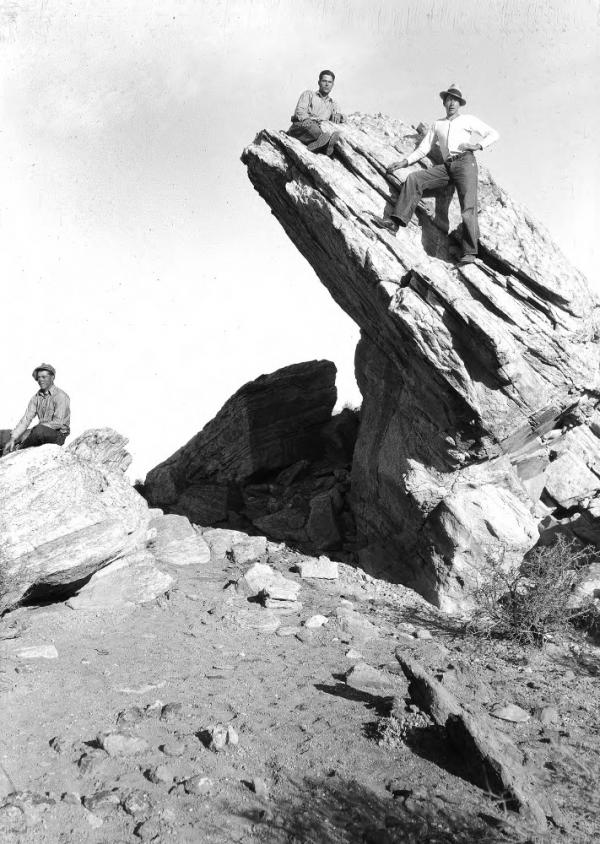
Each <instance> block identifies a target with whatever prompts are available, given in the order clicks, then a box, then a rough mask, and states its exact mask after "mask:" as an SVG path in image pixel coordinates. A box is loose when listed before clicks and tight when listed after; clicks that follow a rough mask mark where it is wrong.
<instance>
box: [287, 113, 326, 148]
mask: <svg viewBox="0 0 600 844" xmlns="http://www.w3.org/2000/svg"><path fill="white" fill-rule="evenodd" d="M287 133H288V135H290V137H292V138H297V139H298V140H299V141H301V142H302V143H303V144H304V145H305V146H306V147H307V148H308V149H309V150H310V151H311V152H316V151H317V150H319V149H321V148H322V147H326V146H327V144H328V142H329V138H330V137H331V133H330V132H322V131H321V124H320V123H318V122H317V121H316V120H303V121H302V123H292V125H291V126H290V128H289V129H288V132H287Z"/></svg>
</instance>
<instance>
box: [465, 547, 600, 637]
mask: <svg viewBox="0 0 600 844" xmlns="http://www.w3.org/2000/svg"><path fill="white" fill-rule="evenodd" d="M599 559H600V555H599V554H598V552H597V551H596V550H595V549H593V548H590V546H584V545H582V544H581V543H580V542H578V541H576V540H574V539H567V538H565V537H564V536H561V535H559V536H557V538H556V540H555V542H554V543H553V544H552V545H546V546H538V547H536V548H534V549H533V550H532V551H530V552H529V554H528V555H527V556H526V557H525V559H524V560H523V562H522V563H521V564H514V565H511V566H506V564H505V563H504V560H503V559H502V558H499V559H497V560H495V561H492V562H491V563H489V564H488V565H487V567H486V568H485V570H484V571H483V572H482V573H481V575H480V582H479V585H478V587H477V588H476V590H475V593H474V602H475V609H474V611H473V614H472V617H471V619H470V622H469V624H468V628H469V630H470V631H471V632H476V633H478V634H484V635H488V636H499V637H501V638H506V639H512V640H514V641H517V642H519V643H520V644H524V645H537V646H541V645H542V644H543V642H544V639H545V638H546V637H547V636H548V635H560V634H563V635H564V634H566V633H567V632H568V631H569V630H572V626H573V625H574V624H577V626H579V627H583V628H584V629H586V630H587V631H588V632H591V633H593V632H594V628H596V630H597V629H598V628H599V626H600V614H599V612H598V609H597V607H596V606H595V604H594V601H593V600H592V599H590V600H589V601H586V602H585V603H584V604H583V605H578V606H575V605H574V603H573V592H574V590H575V588H576V587H577V586H578V585H579V584H580V583H581V582H582V580H583V578H584V575H585V571H584V567H585V566H587V565H589V564H590V563H592V562H598V560H599Z"/></svg>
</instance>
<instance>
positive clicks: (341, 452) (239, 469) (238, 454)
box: [143, 361, 358, 556]
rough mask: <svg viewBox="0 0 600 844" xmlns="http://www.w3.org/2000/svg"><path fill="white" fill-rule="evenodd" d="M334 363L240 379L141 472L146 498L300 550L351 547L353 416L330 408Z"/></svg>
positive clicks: (195, 518) (340, 551) (195, 519)
mask: <svg viewBox="0 0 600 844" xmlns="http://www.w3.org/2000/svg"><path fill="white" fill-rule="evenodd" d="M335 372H336V370H335V366H334V364H333V363H331V362H330V361H309V362H306V363H301V364H295V365H293V366H288V367H284V368H283V369H279V370H277V371H276V372H273V373H270V374H268V375H261V376H260V377H259V378H257V379H256V380H255V381H251V382H250V383H248V384H245V385H244V386H243V387H241V388H240V389H239V390H238V391H237V392H236V393H235V394H234V395H233V396H232V397H231V398H230V399H229V400H228V401H227V402H226V403H225V405H224V406H223V408H222V409H221V410H220V411H219V413H218V414H217V415H216V416H215V418H214V419H212V420H211V421H210V422H208V424H207V425H206V426H205V427H204V428H203V429H202V430H201V431H200V432H199V433H198V434H196V435H195V436H194V437H193V438H192V439H191V440H190V441H189V442H188V443H187V444H186V445H185V446H183V447H182V448H180V449H179V450H178V451H177V452H175V454H173V455H172V456H171V457H169V458H168V459H167V460H165V461H164V462H163V463H161V464H159V465H158V466H156V467H155V468H154V469H152V470H151V471H150V472H149V473H148V476H147V478H146V481H145V484H144V487H143V493H144V495H145V496H146V498H147V500H148V502H149V503H150V504H151V506H154V507H160V508H161V509H163V510H165V511H168V512H169V513H179V514H182V515H185V516H187V517H188V518H189V519H190V520H191V521H193V522H195V523H196V524H199V525H203V526H205V527H206V526H222V527H225V526H226V527H233V528H240V529H242V530H245V531H250V532H254V531H258V532H260V533H261V534H264V535H265V536H267V537H269V539H272V540H275V541H281V540H285V541H286V542H289V543H291V544H294V545H296V546H297V547H299V548H301V549H302V550H305V551H306V552H307V553H314V552H321V551H332V552H333V551H335V552H337V553H338V556H339V555H340V554H341V555H342V556H343V554H344V553H346V554H347V555H349V554H350V553H351V549H352V548H353V547H354V546H353V542H354V539H355V535H354V521H353V518H352V515H351V512H350V505H349V501H348V496H347V493H348V491H349V488H350V471H351V461H352V453H353V450H354V444H355V441H356V434H357V429H358V417H357V414H356V413H354V412H353V411H351V410H349V409H345V410H343V411H342V412H341V413H339V414H337V415H335V416H332V409H333V406H334V404H335V400H336V396H337V392H336V388H335Z"/></svg>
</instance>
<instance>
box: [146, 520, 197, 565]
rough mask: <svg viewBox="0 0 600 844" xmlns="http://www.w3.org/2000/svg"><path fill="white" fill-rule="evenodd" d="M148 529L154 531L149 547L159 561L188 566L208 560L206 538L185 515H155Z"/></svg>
mask: <svg viewBox="0 0 600 844" xmlns="http://www.w3.org/2000/svg"><path fill="white" fill-rule="evenodd" d="M150 529H154V530H155V531H156V536H155V537H154V539H153V540H152V543H151V548H152V553H153V554H154V556H155V557H156V559H157V560H158V561H159V562H160V563H167V564H170V565H174V566H190V565H202V564H204V563H208V562H210V548H209V547H208V545H207V543H206V540H205V539H204V538H203V537H202V535H201V534H200V533H198V531H196V530H194V528H193V526H192V525H191V524H190V521H189V519H187V518H186V517H185V516H177V515H175V514H167V515H161V516H156V517H154V518H153V519H152V520H151V522H150Z"/></svg>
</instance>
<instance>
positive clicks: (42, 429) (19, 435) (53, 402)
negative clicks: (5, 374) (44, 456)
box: [4, 363, 71, 454]
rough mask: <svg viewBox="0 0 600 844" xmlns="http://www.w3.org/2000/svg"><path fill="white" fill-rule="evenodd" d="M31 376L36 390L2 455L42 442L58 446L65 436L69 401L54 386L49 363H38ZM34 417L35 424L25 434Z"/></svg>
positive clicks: (68, 415) (67, 432) (68, 420)
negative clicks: (36, 384)
mask: <svg viewBox="0 0 600 844" xmlns="http://www.w3.org/2000/svg"><path fill="white" fill-rule="evenodd" d="M32 375H33V378H34V379H35V380H36V381H37V382H38V385H39V388H40V389H39V390H38V391H37V393H36V394H35V395H34V396H33V397H32V398H31V400H30V402H29V404H28V405H27V410H26V411H25V415H24V416H23V418H22V419H21V421H20V422H19V423H18V424H17V426H16V428H15V429H14V431H13V432H12V434H11V435H10V439H9V441H8V442H7V443H6V445H5V446H4V454H9V453H10V452H11V451H14V450H15V449H21V448H31V447H32V446H37V445H43V444H44V443H56V445H62V444H63V443H64V441H65V440H66V438H67V436H68V434H69V423H70V421H71V408H70V401H69V397H68V395H67V394H66V393H65V392H64V391H63V390H61V389H60V388H59V387H56V386H55V385H54V378H55V376H56V370H55V369H54V367H53V366H51V365H50V364H49V363H41V364H40V365H39V366H36V368H35V369H34V370H33V373H32ZM36 416H37V418H38V424H37V425H34V427H33V428H31V430H29V431H28V430H27V429H28V428H29V425H30V424H31V423H32V422H33V420H34V419H35V417H36ZM24 435H25V436H24Z"/></svg>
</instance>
